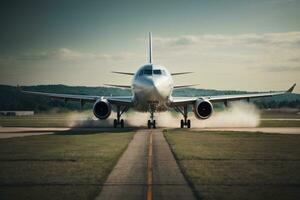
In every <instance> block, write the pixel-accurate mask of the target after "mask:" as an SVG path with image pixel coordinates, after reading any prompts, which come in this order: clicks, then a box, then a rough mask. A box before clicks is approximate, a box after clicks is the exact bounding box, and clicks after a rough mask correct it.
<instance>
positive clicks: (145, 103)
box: [131, 63, 174, 111]
mask: <svg viewBox="0 0 300 200" xmlns="http://www.w3.org/2000/svg"><path fill="white" fill-rule="evenodd" d="M131 87H132V93H133V101H134V105H135V109H136V110H138V111H149V106H150V105H152V106H154V107H155V110H156V111H163V110H166V109H167V108H168V103H169V100H170V97H171V94H172V91H173V87H174V84H173V79H172V76H171V74H170V72H169V71H168V70H167V69H166V68H165V67H163V66H159V65H155V64H152V63H150V64H146V65H144V66H142V67H141V68H140V69H139V70H138V71H137V73H136V74H135V76H134V78H133V81H132V85H131Z"/></svg>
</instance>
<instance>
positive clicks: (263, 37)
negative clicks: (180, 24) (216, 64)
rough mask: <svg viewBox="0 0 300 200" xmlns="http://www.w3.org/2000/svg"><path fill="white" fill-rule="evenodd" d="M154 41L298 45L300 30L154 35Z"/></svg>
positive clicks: (177, 43)
mask: <svg viewBox="0 0 300 200" xmlns="http://www.w3.org/2000/svg"><path fill="white" fill-rule="evenodd" d="M154 41H155V42H157V44H158V45H160V46H162V45H169V46H181V47H182V46H185V45H186V46H190V45H203V47H205V46H216V45H218V46H221V45H223V46H224V45H245V46H253V45H260V46H266V45H267V46H270V45H272V46H278V45H280V46H294V47H297V48H299V47H300V32H284V33H263V34H257V33H249V34H239V35H224V34H205V35H183V36H178V37H156V38H154Z"/></svg>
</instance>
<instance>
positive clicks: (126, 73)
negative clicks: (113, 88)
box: [111, 71, 134, 76]
mask: <svg viewBox="0 0 300 200" xmlns="http://www.w3.org/2000/svg"><path fill="white" fill-rule="evenodd" d="M111 73H115V74H125V75H129V76H134V73H131V72H117V71H111Z"/></svg>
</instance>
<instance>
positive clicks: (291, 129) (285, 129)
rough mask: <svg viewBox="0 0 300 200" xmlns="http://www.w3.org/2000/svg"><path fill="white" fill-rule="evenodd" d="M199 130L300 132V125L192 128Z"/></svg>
mask: <svg viewBox="0 0 300 200" xmlns="http://www.w3.org/2000/svg"><path fill="white" fill-rule="evenodd" d="M191 130H197V131H239V132H240V131H242V132H262V133H279V134H300V127H253V128H201V129H191Z"/></svg>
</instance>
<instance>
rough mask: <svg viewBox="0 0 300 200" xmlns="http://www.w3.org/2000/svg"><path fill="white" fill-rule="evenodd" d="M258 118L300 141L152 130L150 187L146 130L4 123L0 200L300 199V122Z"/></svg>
mask: <svg viewBox="0 0 300 200" xmlns="http://www.w3.org/2000/svg"><path fill="white" fill-rule="evenodd" d="M55 115H56V116H55ZM262 116H263V119H265V120H266V121H270V123H269V124H272V127H273V128H274V130H287V129H293V130H296V132H297V130H298V132H299V134H295V133H296V132H295V133H294V134H287V133H288V132H284V131H275V132H282V133H285V134H278V133H261V132H249V130H245V131H241V130H237V131H228V130H225V131H223V130H201V129H157V130H153V131H150V132H152V134H153V138H152V140H153V146H152V148H153V149H152V151H153V155H152V156H153V160H152V163H153V164H152V165H153V167H151V169H152V170H153V171H152V173H153V175H152V176H153V180H152V184H148V177H149V175H148V174H149V166H148V164H147V163H149V143H150V134H149V133H150V132H149V130H145V129H142V128H139V129H133V128H127V129H110V128H64V126H63V125H64V124H63V123H65V122H66V120H65V119H64V114H52V115H50V116H49V115H35V116H32V117H29V118H27V119H25V118H20V117H13V118H10V119H12V120H11V121H10V120H7V118H8V117H1V118H0V124H1V125H2V126H8V127H2V128H0V129H1V131H0V135H1V134H6V135H9V134H12V136H13V137H11V138H6V139H0V166H1V167H0V168H1V170H0V185H1V186H0V199H95V198H97V199H108V198H110V199H113V197H112V196H107V195H105V194H111V193H112V189H113V190H114V191H115V192H114V194H116V196H115V198H116V197H118V196H117V194H119V195H120V194H121V195H124V194H131V196H128V197H127V198H126V196H124V198H123V199H140V198H139V197H142V198H147V197H148V196H147V195H148V191H149V186H150V185H151V186H152V198H153V199H174V195H175V196H176V197H177V198H179V199H180V197H181V198H183V199H188V198H189V199H300V148H299V146H300V128H299V126H300V125H299V124H300V122H299V121H298V119H299V118H300V115H299V114H297V113H292V114H291V113H289V114H284V113H280V112H276V113H271V114H270V113H267V114H263V115H262ZM289 119H290V120H289ZM295 119H296V120H295ZM26 120H27V121H26ZM13 126H17V128H16V127H13ZM22 126H26V127H27V128H23V127H22ZM47 126H48V127H50V128H45V127H47ZM261 126H263V127H262V129H259V130H263V129H264V128H266V127H268V126H269V125H264V124H263V123H261ZM284 126H288V128H287V129H286V128H283V129H279V128H276V127H281V128H282V127H284ZM29 127H35V128H29ZM40 127H44V128H40ZM56 127H62V128H56ZM13 134H16V135H18V134H25V135H23V136H28V135H33V136H28V137H15V136H16V135H13ZM171 152H172V153H171ZM132 164H133V165H132ZM120 166H121V167H120ZM124 166H125V167H124ZM133 166H136V168H133ZM168 169H171V170H168ZM118 170H119V171H118ZM126 170H127V171H126ZM139 173H140V174H141V175H140V176H138V177H139V178H138V179H136V178H134V177H137V176H136V174H139ZM172 173H173V174H172ZM114 177H118V179H117V182H113V181H112V180H114V181H115V180H116V179H114ZM172 177H175V178H173V179H172ZM180 177H181V178H180ZM137 180H138V181H137ZM122 181H123V182H122ZM126 181H128V182H126ZM130 181H133V182H130ZM134 181H137V182H134ZM139 181H140V182H139ZM125 182H126V184H124V183H125ZM120 183H121V184H120ZM124 186H126V187H124ZM128 187H129V188H128ZM187 187H188V188H187ZM130 188H131V189H130ZM178 188H179V189H178ZM117 191H118V192H117ZM135 191H136V192H135ZM138 191H139V192H138ZM176 191H177V192H178V193H176ZM124 192H125V193H124ZM190 193H191V194H192V195H190ZM137 194H142V196H137ZM172 194H173V196H172ZM180 194H181V196H180Z"/></svg>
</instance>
